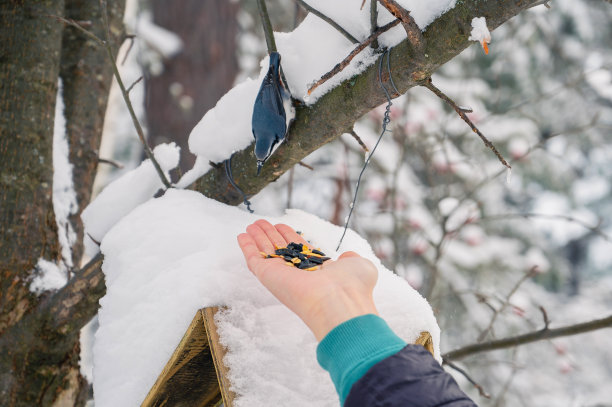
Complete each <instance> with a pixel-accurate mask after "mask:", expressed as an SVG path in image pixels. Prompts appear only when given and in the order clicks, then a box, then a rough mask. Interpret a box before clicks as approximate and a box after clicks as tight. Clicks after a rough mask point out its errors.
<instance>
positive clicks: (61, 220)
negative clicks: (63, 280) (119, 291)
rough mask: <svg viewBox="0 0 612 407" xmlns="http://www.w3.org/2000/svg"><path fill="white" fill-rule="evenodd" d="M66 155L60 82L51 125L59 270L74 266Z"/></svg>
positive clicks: (73, 194)
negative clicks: (60, 250) (60, 256)
mask: <svg viewBox="0 0 612 407" xmlns="http://www.w3.org/2000/svg"><path fill="white" fill-rule="evenodd" d="M68 153H69V148H68V140H67V139H66V118H65V116H64V98H63V87H62V80H61V79H60V80H59V84H58V88H57V97H56V101H55V119H54V124H53V212H54V213H55V222H56V224H57V237H58V239H59V243H60V247H61V248H62V264H60V267H61V268H66V267H72V266H73V264H72V246H73V245H74V243H75V241H76V233H75V231H74V229H73V228H72V224H71V223H70V221H69V220H68V217H69V216H70V215H72V214H74V213H76V212H77V210H78V203H77V198H76V192H75V191H74V185H73V182H72V164H70V160H69V158H68V157H69V155H68Z"/></svg>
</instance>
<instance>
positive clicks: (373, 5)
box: [362, 0, 378, 49]
mask: <svg viewBox="0 0 612 407" xmlns="http://www.w3.org/2000/svg"><path fill="white" fill-rule="evenodd" d="M364 1H365V0H364ZM362 7H363V6H362ZM377 29H378V1H377V0H370V34H374V33H375V32H376V30H377ZM371 47H372V48H374V49H376V48H378V40H377V39H374V41H372V45H371Z"/></svg>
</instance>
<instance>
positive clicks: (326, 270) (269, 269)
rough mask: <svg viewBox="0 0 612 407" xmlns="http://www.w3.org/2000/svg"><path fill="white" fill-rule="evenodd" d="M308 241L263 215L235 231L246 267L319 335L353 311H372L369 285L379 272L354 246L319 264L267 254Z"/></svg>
mask: <svg viewBox="0 0 612 407" xmlns="http://www.w3.org/2000/svg"><path fill="white" fill-rule="evenodd" d="M291 242H295V243H304V244H308V243H307V242H306V241H305V240H304V239H303V238H302V236H300V235H299V234H297V233H296V232H295V231H294V230H293V229H292V228H291V227H289V226H287V225H283V224H279V225H276V226H273V225H272V224H270V223H269V222H267V221H265V220H258V221H256V222H255V223H253V224H251V225H249V226H248V227H247V229H246V233H243V234H240V235H239V236H238V244H239V245H240V248H241V249H242V252H243V254H244V257H245V259H246V261H247V265H248V267H249V269H250V270H251V271H252V272H253V274H255V276H256V277H257V278H258V279H259V281H261V283H262V284H263V285H264V286H265V287H266V288H267V289H268V290H269V291H270V292H271V293H272V294H273V295H274V296H275V297H276V298H278V299H279V301H281V302H282V303H283V304H285V305H286V306H287V307H288V308H289V309H291V310H292V311H293V312H295V313H296V314H297V315H298V316H299V317H300V318H301V319H302V320H303V321H304V322H305V323H306V325H308V327H309V328H310V329H311V330H312V331H313V333H314V334H315V336H316V337H317V339H318V340H321V339H322V338H323V337H324V336H325V335H326V334H327V333H328V332H329V331H330V330H331V329H333V328H334V327H335V326H337V325H338V324H340V323H342V322H344V321H347V320H349V319H351V318H353V317H356V316H359V315H364V314H370V313H373V314H377V311H376V307H375V306H374V301H373V299H372V291H373V289H374V285H375V284H376V280H377V277H378V271H377V269H376V267H375V266H374V265H373V264H372V263H371V262H370V261H369V260H367V259H364V258H363V257H361V256H359V255H358V254H357V253H355V252H346V253H343V254H342V255H341V256H340V257H339V258H338V260H335V261H333V260H328V261H326V262H325V263H323V265H322V266H320V269H319V270H316V271H306V270H301V269H298V268H295V267H289V266H288V265H286V264H285V261H284V260H283V259H280V258H272V259H267V258H264V257H263V256H262V255H261V252H265V253H268V254H271V253H274V250H275V246H278V247H285V246H287V244H289V243H291Z"/></svg>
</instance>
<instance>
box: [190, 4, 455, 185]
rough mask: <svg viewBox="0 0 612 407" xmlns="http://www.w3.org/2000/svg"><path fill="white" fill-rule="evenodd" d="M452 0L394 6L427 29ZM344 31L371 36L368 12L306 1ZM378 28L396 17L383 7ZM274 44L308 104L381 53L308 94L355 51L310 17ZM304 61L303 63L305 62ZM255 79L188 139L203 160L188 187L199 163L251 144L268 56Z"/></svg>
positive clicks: (399, 35) (389, 39)
mask: <svg viewBox="0 0 612 407" xmlns="http://www.w3.org/2000/svg"><path fill="white" fill-rule="evenodd" d="M455 1H456V0H433V1H428V2H426V3H425V2H420V1H417V0H400V1H398V3H399V4H400V5H402V6H404V7H405V8H406V9H407V10H409V11H410V13H411V15H412V16H413V18H414V19H415V22H416V23H417V24H418V25H419V27H420V28H421V29H425V27H427V25H429V24H430V23H431V22H432V21H434V20H435V19H436V18H437V17H438V16H440V15H441V14H443V13H444V12H446V11H448V10H449V9H451V8H452V7H454V6H455ZM307 3H308V4H310V5H311V6H313V7H314V8H316V9H318V10H319V11H321V12H322V13H324V14H325V15H326V16H328V17H330V18H331V19H333V20H334V21H336V22H337V23H338V24H340V25H341V26H343V27H344V28H345V29H346V30H348V31H349V32H350V33H351V34H352V35H353V36H355V37H356V38H358V39H360V40H364V39H365V38H367V37H368V36H369V35H370V14H369V13H370V11H369V7H364V9H363V10H360V9H359V5H358V4H357V3H356V2H355V1H352V0H342V1H340V0H336V1H333V2H330V1H325V0H316V1H315V0H310V1H308V2H307ZM378 10H379V11H378V25H379V26H382V25H384V24H386V23H388V22H390V21H391V20H392V19H393V18H394V17H393V16H392V15H391V14H390V13H389V12H388V11H387V10H386V9H385V8H383V7H379V8H378ZM405 38H406V32H405V30H404V29H403V27H401V25H398V26H397V27H394V28H393V29H391V30H389V31H388V32H386V33H384V34H382V35H381V36H380V37H379V39H378V41H379V44H380V46H381V47H393V46H395V45H397V44H398V43H400V42H401V41H402V40H404V39H405ZM275 40H276V45H277V48H278V51H279V53H280V54H281V65H282V68H283V72H284V73H285V77H286V78H287V82H288V85H289V89H290V91H291V93H292V95H293V97H294V98H297V99H300V100H302V101H303V102H305V103H306V104H307V105H312V104H313V103H315V102H316V101H317V100H318V99H319V98H320V97H321V96H323V95H324V94H326V93H327V92H329V91H330V90H332V89H333V88H335V87H336V86H338V85H339V84H340V83H341V82H342V81H344V80H346V79H349V78H351V77H353V76H355V75H358V74H359V73H361V72H363V71H364V70H365V69H366V68H368V66H370V65H372V64H373V63H375V61H376V59H377V57H378V55H379V54H377V53H375V52H374V50H372V49H371V48H369V47H368V48H366V49H365V50H363V51H362V52H361V53H359V55H357V56H356V57H355V58H354V59H353V60H352V62H351V63H350V64H349V66H347V67H346V68H345V69H343V70H342V71H341V72H340V73H339V74H337V75H335V76H334V77H333V78H331V79H330V80H328V81H327V82H325V83H324V84H323V85H321V86H319V87H318V88H317V89H316V90H314V91H313V92H312V94H310V95H309V94H308V88H309V87H310V85H311V84H312V83H313V82H316V81H317V80H318V79H319V78H321V76H323V75H324V74H325V73H327V72H328V71H330V70H331V69H332V68H333V67H334V66H335V65H336V64H338V63H339V62H340V61H342V60H343V59H344V58H345V57H346V56H348V54H349V53H350V52H351V51H352V50H353V49H354V48H355V44H353V43H351V42H350V41H349V40H348V39H347V38H346V37H344V36H343V35H342V34H340V33H339V32H338V31H337V30H336V29H335V28H333V27H332V26H331V25H329V24H328V23H326V22H325V21H323V20H321V19H320V18H318V17H317V16H315V15H313V14H310V13H309V14H308V15H307V16H306V18H305V19H304V20H303V21H302V23H300V25H299V26H298V27H297V28H296V29H295V30H293V31H292V32H289V33H275ZM306 61H307V63H305V62H306ZM260 67H261V70H260V73H259V77H258V79H257V80H253V79H250V78H247V79H246V80H244V81H243V82H241V83H239V84H238V85H236V86H235V87H234V88H233V89H231V90H230V91H229V92H228V93H227V94H226V95H225V96H224V97H222V98H221V99H220V100H219V102H217V105H216V106H215V107H214V108H213V109H211V110H209V111H208V112H207V113H206V114H205V115H204V117H203V118H202V120H201V121H200V122H199V123H198V124H197V125H196V127H195V128H194V129H193V131H192V132H191V135H190V136H189V149H190V150H191V152H192V153H194V154H195V155H197V156H198V157H199V156H202V160H201V161H200V165H199V166H198V167H197V168H194V170H193V172H191V173H190V175H189V179H188V181H187V180H184V181H183V180H182V181H179V183H180V185H188V184H189V183H191V182H193V180H194V179H197V178H198V177H200V176H201V175H203V174H204V173H205V172H206V171H208V170H209V169H210V167H209V166H207V165H203V164H202V163H204V162H206V163H208V161H212V162H221V161H223V160H225V159H227V158H229V156H230V155H231V153H232V152H234V151H238V150H241V149H244V148H246V147H247V146H249V145H250V143H252V142H253V136H252V133H251V118H252V114H253V103H254V101H255V98H256V96H257V92H258V91H259V86H260V83H261V80H262V79H263V77H264V75H265V73H266V71H267V69H268V57H267V56H266V57H265V58H264V59H263V60H262V61H261V63H260Z"/></svg>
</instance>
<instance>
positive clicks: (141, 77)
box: [127, 75, 144, 94]
mask: <svg viewBox="0 0 612 407" xmlns="http://www.w3.org/2000/svg"><path fill="white" fill-rule="evenodd" d="M143 78H144V76H142V75H140V78H138V79H136V80H135V81H134V83H132V84H131V85H130V87H129V88H127V93H128V94H129V93H130V92H131V91H132V88H133V87H134V86H136V84H137V83H138V82H140V81H142V79H143Z"/></svg>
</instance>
